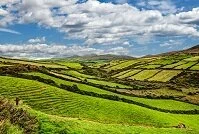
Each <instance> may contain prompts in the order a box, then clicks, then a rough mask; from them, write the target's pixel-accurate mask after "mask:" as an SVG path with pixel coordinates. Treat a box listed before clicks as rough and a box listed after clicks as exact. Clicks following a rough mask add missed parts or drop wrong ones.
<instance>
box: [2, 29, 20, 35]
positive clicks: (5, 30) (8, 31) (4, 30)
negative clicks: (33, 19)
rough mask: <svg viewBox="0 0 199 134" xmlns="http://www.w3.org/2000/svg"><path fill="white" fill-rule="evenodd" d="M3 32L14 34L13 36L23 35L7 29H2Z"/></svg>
mask: <svg viewBox="0 0 199 134" xmlns="http://www.w3.org/2000/svg"><path fill="white" fill-rule="evenodd" d="M0 31H1V32H6V33H12V34H21V33H20V32H17V31H14V30H11V29H6V28H0Z"/></svg>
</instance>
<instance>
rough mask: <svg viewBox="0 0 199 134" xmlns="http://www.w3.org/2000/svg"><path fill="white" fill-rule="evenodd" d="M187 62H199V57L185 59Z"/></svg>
mask: <svg viewBox="0 0 199 134" xmlns="http://www.w3.org/2000/svg"><path fill="white" fill-rule="evenodd" d="M184 60H185V61H199V56H194V57H191V58H187V59H184Z"/></svg>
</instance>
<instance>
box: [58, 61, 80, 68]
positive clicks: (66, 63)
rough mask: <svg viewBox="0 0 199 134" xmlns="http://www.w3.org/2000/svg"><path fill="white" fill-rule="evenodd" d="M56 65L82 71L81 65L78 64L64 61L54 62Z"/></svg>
mask: <svg viewBox="0 0 199 134" xmlns="http://www.w3.org/2000/svg"><path fill="white" fill-rule="evenodd" d="M55 63H57V64H60V65H63V66H66V67H68V68H72V69H82V67H83V66H82V65H81V64H80V63H78V62H66V61H57V62H55Z"/></svg>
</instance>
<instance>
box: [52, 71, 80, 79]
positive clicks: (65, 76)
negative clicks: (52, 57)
mask: <svg viewBox="0 0 199 134" xmlns="http://www.w3.org/2000/svg"><path fill="white" fill-rule="evenodd" d="M49 73H51V74H53V75H56V76H60V77H63V78H66V79H69V80H73V81H81V80H80V79H77V78H75V77H71V76H68V75H64V74H58V73H55V72H49Z"/></svg>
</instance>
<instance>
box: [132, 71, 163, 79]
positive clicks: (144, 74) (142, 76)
mask: <svg viewBox="0 0 199 134" xmlns="http://www.w3.org/2000/svg"><path fill="white" fill-rule="evenodd" d="M159 71H160V70H143V71H141V72H140V73H138V74H135V75H133V76H131V77H129V78H130V79H133V80H146V79H148V78H150V77H152V76H154V75H155V74H157V73H158V72H159Z"/></svg>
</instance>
